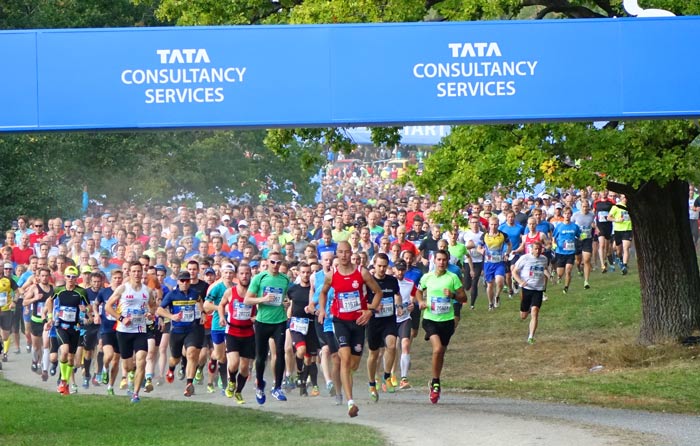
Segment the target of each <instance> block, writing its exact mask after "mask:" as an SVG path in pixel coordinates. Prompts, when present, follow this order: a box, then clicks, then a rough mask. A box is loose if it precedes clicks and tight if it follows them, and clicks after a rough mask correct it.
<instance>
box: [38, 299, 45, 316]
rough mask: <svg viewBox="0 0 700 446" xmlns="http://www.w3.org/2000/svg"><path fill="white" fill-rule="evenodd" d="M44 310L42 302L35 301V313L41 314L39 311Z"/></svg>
mask: <svg viewBox="0 0 700 446" xmlns="http://www.w3.org/2000/svg"><path fill="white" fill-rule="evenodd" d="M42 311H44V302H37V303H36V315H37V316H41V312H42Z"/></svg>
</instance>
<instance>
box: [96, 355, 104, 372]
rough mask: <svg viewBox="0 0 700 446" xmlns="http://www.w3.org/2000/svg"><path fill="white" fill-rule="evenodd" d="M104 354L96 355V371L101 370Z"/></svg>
mask: <svg viewBox="0 0 700 446" xmlns="http://www.w3.org/2000/svg"><path fill="white" fill-rule="evenodd" d="M104 358H105V354H104V353H103V352H98V353H97V370H102V368H103V367H104Z"/></svg>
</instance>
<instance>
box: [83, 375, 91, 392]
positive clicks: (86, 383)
mask: <svg viewBox="0 0 700 446" xmlns="http://www.w3.org/2000/svg"><path fill="white" fill-rule="evenodd" d="M89 388H90V378H88V377H87V376H85V377H83V389H89Z"/></svg>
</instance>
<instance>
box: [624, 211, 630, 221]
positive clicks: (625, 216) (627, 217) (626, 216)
mask: <svg viewBox="0 0 700 446" xmlns="http://www.w3.org/2000/svg"><path fill="white" fill-rule="evenodd" d="M622 221H630V214H629V212H625V211H623V212H622Z"/></svg>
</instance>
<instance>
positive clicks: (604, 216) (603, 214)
mask: <svg viewBox="0 0 700 446" xmlns="http://www.w3.org/2000/svg"><path fill="white" fill-rule="evenodd" d="M598 221H599V222H601V223H607V222H608V212H607V211H600V212H598Z"/></svg>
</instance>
